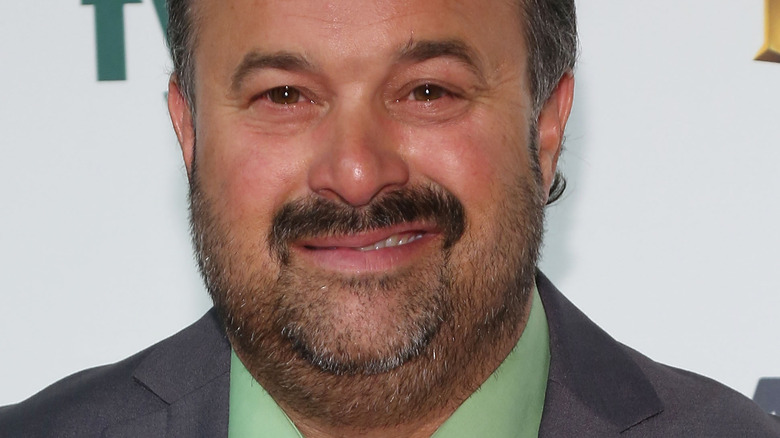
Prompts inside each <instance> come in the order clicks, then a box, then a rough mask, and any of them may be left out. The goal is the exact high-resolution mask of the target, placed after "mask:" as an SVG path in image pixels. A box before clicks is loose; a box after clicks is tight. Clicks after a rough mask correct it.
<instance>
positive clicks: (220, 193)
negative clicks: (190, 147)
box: [197, 124, 306, 232]
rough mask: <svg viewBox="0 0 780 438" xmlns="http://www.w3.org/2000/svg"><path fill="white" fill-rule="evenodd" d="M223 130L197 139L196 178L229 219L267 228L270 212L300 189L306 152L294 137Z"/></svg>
mask: <svg viewBox="0 0 780 438" xmlns="http://www.w3.org/2000/svg"><path fill="white" fill-rule="evenodd" d="M212 126H226V125H216V124H214V125H212ZM227 126H228V128H227V129H225V130H222V131H221V132H220V133H214V134H216V135H204V136H202V137H201V136H200V135H199V138H198V140H199V142H198V150H197V154H198V160H199V161H198V174H199V178H201V181H203V185H204V186H206V187H207V188H208V193H209V196H211V199H213V200H214V202H215V204H216V205H218V206H219V207H220V211H221V213H222V214H223V217H225V218H226V219H227V220H229V221H230V222H232V223H242V222H251V223H254V224H256V225H255V226H262V227H266V228H267V226H268V225H269V223H270V221H271V218H272V216H273V214H274V212H275V211H277V210H278V209H279V208H280V207H281V205H283V204H284V203H285V202H286V201H288V200H290V199H291V198H292V197H294V196H296V195H298V194H299V193H297V192H300V191H301V187H300V182H301V181H303V178H302V175H303V174H304V172H303V168H304V167H305V162H306V156H305V154H304V153H303V152H304V151H305V149H304V148H302V146H301V143H302V142H301V141H299V140H296V138H290V137H285V136H269V135H263V134H259V133H257V132H253V131H252V130H251V129H247V127H245V126H241V125H240V124H237V125H235V126H230V125H227ZM231 128H232V129H231ZM199 134H200V133H199ZM209 134H211V133H209ZM248 226H251V225H248ZM240 228H241V227H240ZM262 231H263V232H267V229H265V230H262Z"/></svg>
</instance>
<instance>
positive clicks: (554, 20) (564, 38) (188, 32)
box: [166, 0, 577, 203]
mask: <svg viewBox="0 0 780 438" xmlns="http://www.w3.org/2000/svg"><path fill="white" fill-rule="evenodd" d="M196 1H197V0H167V2H166V3H167V6H168V35H167V36H168V47H169V49H170V52H171V58H172V59H173V74H174V75H175V77H176V78H177V79H176V80H177V81H178V85H179V88H180V90H181V92H182V94H183V95H184V97H185V98H186V99H187V103H188V104H189V107H190V111H192V112H193V113H194V111H195V93H194V79H195V78H194V76H195V75H194V69H195V65H194V63H193V59H194V51H195V46H196V44H197V39H196V27H197V22H196V21H197V14H196V13H195V5H194V3H195V2H196ZM519 1H520V3H521V10H522V14H523V17H524V19H525V23H526V30H525V40H526V45H527V46H528V53H529V58H528V75H529V79H530V84H531V90H530V91H531V97H532V104H533V116H534V119H535V118H536V117H537V116H538V114H539V111H540V110H541V108H542V105H544V102H546V101H547V99H548V98H549V97H550V95H551V94H552V92H553V90H555V87H556V85H557V84H558V82H559V81H560V80H561V78H562V77H563V75H565V74H567V73H568V72H570V71H572V70H573V69H574V64H575V61H576V59H577V19H576V12H575V7H574V0H519ZM565 188H566V180H565V179H564V178H563V175H562V174H561V173H560V172H556V174H555V179H554V180H553V183H552V186H551V187H550V194H549V199H548V203H551V202H553V201H555V200H557V199H558V198H560V196H561V195H562V194H563V191H564V189H565Z"/></svg>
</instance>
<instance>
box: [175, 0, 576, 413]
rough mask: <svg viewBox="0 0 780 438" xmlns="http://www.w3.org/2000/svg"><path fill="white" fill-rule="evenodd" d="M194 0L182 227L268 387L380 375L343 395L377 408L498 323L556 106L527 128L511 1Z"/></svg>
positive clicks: (563, 106)
mask: <svg viewBox="0 0 780 438" xmlns="http://www.w3.org/2000/svg"><path fill="white" fill-rule="evenodd" d="M197 5H198V7H197V8H196V9H197V16H198V17H199V20H196V21H197V22H198V23H199V27H198V37H197V38H198V46H197V50H196V52H195V64H196V70H195V80H196V82H195V84H196V87H195V100H196V101H197V106H196V111H195V114H196V119H195V120H194V126H195V127H196V128H197V138H196V137H195V130H194V129H193V127H192V125H193V121H192V120H189V118H188V114H189V113H188V111H187V108H186V107H185V105H184V100H183V99H182V98H181V96H180V95H179V94H178V90H177V88H176V87H175V85H174V86H173V87H172V93H171V113H172V117H173V119H174V124H175V125H176V128H177V134H178V135H179V139H180V141H181V143H182V148H183V152H184V157H185V162H186V165H187V168H188V171H189V172H190V176H191V183H192V202H193V205H192V210H193V211H192V214H193V228H194V236H195V241H196V247H197V250H198V252H199V258H200V262H201V265H202V266H201V267H202V270H203V271H204V277H205V278H206V282H207V286H208V288H209V291H210V292H211V293H212V295H213V296H214V299H215V301H216V302H217V305H218V307H219V308H220V309H221V311H222V313H223V316H224V318H225V321H226V325H227V328H228V331H229V336H230V338H231V342H232V344H233V346H234V348H235V349H236V351H237V353H238V354H239V357H241V358H242V360H243V361H244V362H245V363H246V364H247V366H248V368H249V369H250V371H252V373H253V374H254V375H255V377H256V378H258V380H260V381H261V383H263V384H264V386H267V389H269V391H270V392H271V393H272V395H274V396H275V397H277V396H278V395H280V394H290V393H294V392H295V391H296V388H298V390H299V392H300V393H301V394H300V397H299V398H300V400H299V401H301V402H302V401H303V400H305V399H307V398H312V397H315V398H316V397H320V402H322V401H324V400H326V399H327V397H329V396H331V395H332V393H334V392H335V393H338V392H339V391H338V390H336V391H334V389H333V388H334V385H341V386H343V387H344V388H346V389H344V392H345V394H346V392H348V391H349V389H348V387H349V385H345V384H344V383H345V380H343V379H342V380H333V379H338V378H339V377H344V378H345V379H350V380H349V381H351V382H352V386H353V387H354V388H353V389H354V391H353V392H355V393H357V392H360V390H361V389H362V390H363V391H364V392H366V391H367V392H372V391H373V392H381V391H382V390H381V389H379V388H378V387H377V385H378V382H379V381H381V382H384V383H383V384H384V385H385V386H387V388H385V389H384V390H385V393H386V394H387V398H385V399H384V401H383V402H382V401H377V400H373V401H370V400H363V399H361V398H360V397H359V394H353V399H354V403H353V406H345V407H344V409H347V410H349V409H351V410H352V412H353V413H355V412H358V411H361V410H364V411H365V410H371V409H376V408H377V406H378V405H380V404H382V405H383V407H382V408H381V409H384V410H386V411H388V410H392V408H388V407H387V405H388V400H389V397H390V396H392V395H393V394H399V393H400V394H404V391H406V392H407V393H408V392H414V391H417V392H421V391H430V390H431V389H433V388H436V387H441V386H444V385H445V384H447V382H450V383H452V382H451V380H452V379H463V378H464V377H463V376H464V375H466V374H464V373H463V372H460V370H459V369H458V368H459V367H461V368H468V367H469V366H473V364H472V363H471V360H472V359H471V358H470V357H471V356H475V355H477V356H478V355H479V354H482V353H484V351H488V353H489V348H490V345H493V344H501V342H497V341H500V340H502V339H504V338H507V339H509V338H511V339H513V340H516V338H517V335H518V334H519V332H518V330H521V329H522V321H523V318H524V315H525V311H526V310H527V309H526V307H527V306H526V305H525V304H526V303H527V297H528V292H529V290H530V287H531V285H532V281H533V275H534V266H535V262H536V254H537V251H538V247H539V244H540V239H541V228H542V210H543V205H544V202H545V199H546V196H545V195H544V193H546V190H547V188H549V184H550V181H551V180H552V176H553V173H554V169H555V162H556V159H557V154H558V151H559V145H560V134H561V131H562V128H563V124H564V123H565V118H566V115H567V114H568V105H569V104H570V101H569V99H570V95H568V96H566V95H564V96H563V97H556V96H554V98H553V101H554V104H550V105H548V106H546V107H545V109H544V110H543V111H542V115H541V116H540V118H539V121H538V122H539V124H538V126H534V123H535V122H536V119H534V118H532V114H531V111H530V103H531V97H530V95H529V87H528V80H527V77H526V70H527V67H526V59H527V53H526V51H525V43H524V40H523V25H522V22H521V19H520V17H521V14H520V10H519V7H518V5H517V4H516V3H515V2H514V1H501V2H490V4H486V3H485V2H484V1H482V0H471V1H457V2H456V1H447V0H428V1H425V2H418V1H378V0H376V1H371V0H332V1H328V2H320V1H312V0H265V1H257V0H235V1H231V2H227V3H226V2H221V1H217V0H198V2H197ZM568 91H569V93H570V89H568ZM564 94H565V92H564ZM556 99H557V100H556ZM533 128H538V130H539V131H538V132H539V133H540V135H539V136H537V138H540V141H538V142H537V143H538V144H537V145H536V147H535V148H538V149H539V151H538V153H537V152H535V151H532V149H534V148H532V147H531V142H530V140H529V139H531V138H532V134H531V132H532V131H533V130H534V129H533ZM512 342H514V341H512ZM483 350H484V351H483ZM505 353H506V352H503V353H499V354H505ZM500 359H501V358H499V360H500ZM405 369H406V370H407V371H404V370H405ZM421 372H422V373H423V376H422V377H419V376H420V373H421ZM425 373H428V376H427V377H426V375H425ZM378 375H380V376H382V377H381V378H379V379H378V378H377V377H376V376H378ZM450 375H451V376H450ZM452 376H454V377H452ZM328 379H331V380H328ZM372 379H373V380H372ZM321 381H326V382H329V383H328V384H327V385H326V386H328V388H327V391H325V390H323V391H322V393H321V394H320V393H317V391H316V389H312V387H314V386H316V385H317V382H321ZM467 383H468V384H472V383H473V382H467ZM476 383H477V384H478V383H479V382H476ZM426 385H427V386H426ZM300 388H304V389H303V390H301V389H300ZM369 390H370V391H369ZM312 394H315V395H312ZM291 397H294V396H291ZM404 397H407V401H408V400H412V402H414V401H415V400H417V399H416V398H415V397H416V396H414V395H404ZM420 397H422V396H420ZM418 398H419V397H418ZM419 399H420V400H422V398H419ZM293 403H294V402H291V404H293ZM420 403H422V402H420ZM334 412H335V411H333V410H331V411H328V412H321V413H319V414H320V415H323V416H324V415H334ZM312 414H313V415H316V413H312ZM339 415H341V416H347V415H348V413H347V412H340V413H339ZM355 415H357V414H355Z"/></svg>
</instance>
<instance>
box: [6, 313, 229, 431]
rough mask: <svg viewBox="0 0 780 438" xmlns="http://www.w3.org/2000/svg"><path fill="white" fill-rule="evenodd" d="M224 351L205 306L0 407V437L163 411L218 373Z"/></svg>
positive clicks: (103, 424) (98, 425)
mask: <svg viewBox="0 0 780 438" xmlns="http://www.w3.org/2000/svg"><path fill="white" fill-rule="evenodd" d="M228 357H229V345H228V344H227V340H226V339H225V337H224V332H223V331H222V330H221V326H220V325H219V323H218V322H217V320H216V318H215V316H214V312H213V311H212V312H209V313H207V314H206V315H205V316H204V317H203V318H201V319H200V320H199V321H198V322H196V323H195V324H193V325H191V326H189V327H187V328H186V329H184V330H182V331H181V332H179V333H177V334H175V335H173V336H171V337H170V338H168V339H165V340H163V341H161V342H159V343H157V344H155V345H153V346H151V347H149V348H147V349H145V350H143V351H141V352H139V353H137V354H135V355H133V356H131V357H129V358H127V359H124V360H122V361H120V362H117V363H114V364H111V365H105V366H101V367H97V368H92V369H88V370H84V371H81V372H78V373H76V374H73V375H71V376H69V377H66V378H64V379H62V380H60V381H58V382H56V383H54V384H52V385H51V386H49V387H47V388H45V389H44V390H42V391H40V392H39V393H37V394H35V395H33V396H32V397H30V398H29V399H27V400H24V401H22V402H20V403H17V404H14V405H9V406H5V407H0V438H11V437H14V438H16V437H26V438H27V437H30V438H38V437H40V438H43V437H58V438H59V437H79V438H81V437H98V436H102V435H103V432H104V431H105V430H106V429H108V428H110V427H114V426H117V425H122V424H123V423H127V422H131V421H132V420H135V419H138V418H142V417H145V416H148V415H150V414H152V413H155V412H161V411H164V409H166V407H168V406H169V405H170V404H171V403H173V402H176V401H177V400H178V399H180V398H182V397H185V396H186V395H187V394H190V393H192V392H193V391H196V390H197V389H199V388H200V387H202V386H203V385H206V384H208V383H209V382H212V381H213V380H214V379H215V378H216V377H217V376H224V375H225V374H226V373H227V372H228V371H229V361H228V360H222V359H226V358H228ZM206 358H209V359H211V360H205V359H206ZM196 359H200V360H196Z"/></svg>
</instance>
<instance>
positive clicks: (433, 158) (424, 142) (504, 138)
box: [406, 115, 530, 216]
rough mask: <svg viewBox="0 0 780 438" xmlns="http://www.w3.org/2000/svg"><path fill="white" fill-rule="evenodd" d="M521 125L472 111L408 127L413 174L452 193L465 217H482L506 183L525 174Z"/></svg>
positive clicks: (502, 190) (509, 183)
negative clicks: (428, 124)
mask: <svg viewBox="0 0 780 438" xmlns="http://www.w3.org/2000/svg"><path fill="white" fill-rule="evenodd" d="M510 123H514V126H510ZM525 129H526V126H525V124H524V123H523V122H521V121H509V120H507V119H496V118H489V117H485V116H483V117H479V115H476V116H472V117H469V118H468V119H467V120H463V121H460V122H458V123H453V124H450V125H448V126H440V127H436V128H435V129H430V128H428V129H419V130H416V131H414V132H411V131H410V132H408V133H407V138H406V141H407V142H408V144H410V145H413V146H412V147H410V153H409V154H410V157H411V158H410V162H411V163H413V166H414V168H415V169H414V170H415V172H416V173H418V174H420V175H422V176H423V178H425V179H427V180H431V181H433V182H435V183H437V184H440V185H441V186H443V187H445V188H446V189H447V190H449V191H451V192H452V193H453V194H454V195H455V196H457V197H458V199H460V200H461V202H463V203H464V206H465V207H466V210H467V212H468V213H469V214H470V215H471V216H474V215H477V216H481V215H483V214H484V215H488V214H490V212H491V210H492V209H493V208H495V205H496V204H497V202H498V201H500V200H501V199H502V197H503V196H505V194H506V188H507V186H508V185H511V184H516V183H517V181H518V178H521V177H522V175H523V173H530V168H529V165H528V155H529V154H528V151H527V148H528V145H527V141H526V136H525V135H524V134H523V133H524V132H525Z"/></svg>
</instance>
